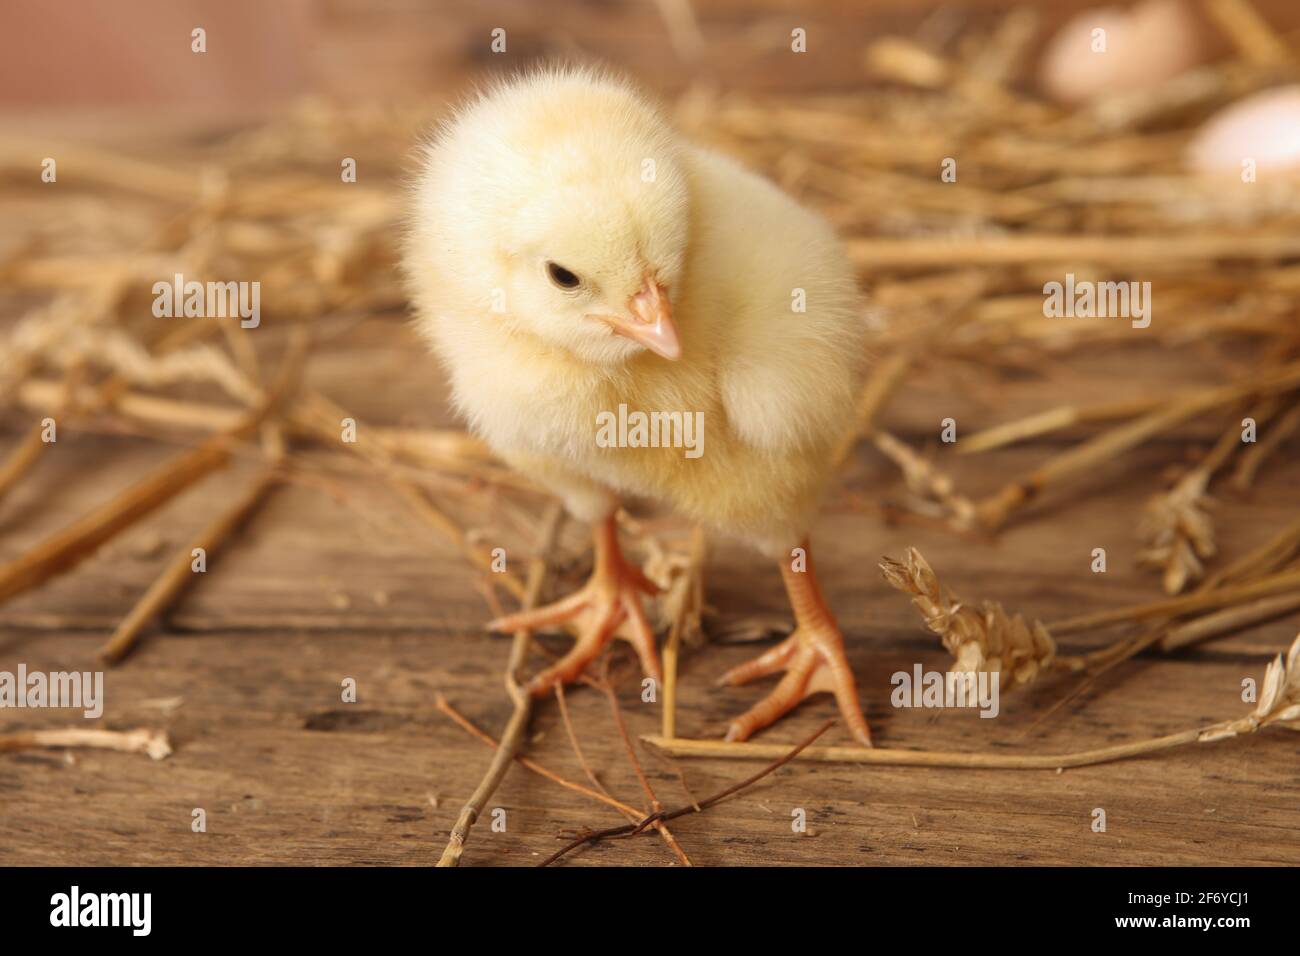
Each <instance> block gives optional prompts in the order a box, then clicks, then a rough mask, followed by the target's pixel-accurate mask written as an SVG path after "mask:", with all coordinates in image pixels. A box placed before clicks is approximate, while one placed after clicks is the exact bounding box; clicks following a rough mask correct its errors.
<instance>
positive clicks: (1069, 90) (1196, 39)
mask: <svg viewBox="0 0 1300 956" xmlns="http://www.w3.org/2000/svg"><path fill="white" fill-rule="evenodd" d="M1201 58H1202V44H1201V38H1200V31H1199V28H1198V26H1197V22H1196V19H1195V17H1194V16H1193V15H1192V14H1191V12H1190V11H1189V10H1188V9H1187V7H1186V6H1185V5H1184V4H1183V2H1182V0H1147V2H1145V3H1140V4H1138V5H1137V6H1135V7H1133V8H1132V9H1130V10H1122V9H1118V8H1115V7H1104V8H1100V9H1096V10H1085V11H1084V12H1083V13H1080V14H1078V15H1077V16H1075V17H1074V18H1073V19H1071V20H1070V21H1069V22H1067V23H1066V24H1065V25H1064V26H1062V27H1061V29H1060V30H1058V31H1057V33H1056V35H1055V36H1054V37H1052V39H1051V41H1050V42H1049V43H1048V44H1047V49H1046V51H1045V52H1044V54H1043V59H1042V62H1041V63H1040V65H1039V70H1038V74H1039V81H1040V82H1041V83H1042V85H1043V88H1044V89H1045V90H1046V91H1047V93H1048V94H1049V95H1051V96H1052V97H1053V98H1055V99H1057V100H1060V101H1062V102H1065V103H1085V102H1089V101H1091V100H1096V99H1099V98H1101V97H1103V96H1107V95H1110V94H1114V93H1131V92H1134V91H1137V90H1143V89H1149V88H1152V87H1157V86H1160V85H1162V84H1163V83H1165V82H1167V81H1169V80H1171V79H1173V78H1174V77H1176V76H1178V75H1179V74H1180V73H1183V72H1185V71H1187V70H1189V69H1190V68H1192V67H1193V66H1196V65H1197V64H1198V63H1199V62H1200V61H1201Z"/></svg>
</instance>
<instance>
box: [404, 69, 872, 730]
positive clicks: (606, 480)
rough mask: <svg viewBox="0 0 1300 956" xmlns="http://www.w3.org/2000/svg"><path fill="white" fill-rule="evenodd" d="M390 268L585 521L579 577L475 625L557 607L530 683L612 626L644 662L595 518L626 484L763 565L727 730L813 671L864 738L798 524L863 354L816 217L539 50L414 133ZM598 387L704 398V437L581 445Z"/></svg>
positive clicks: (471, 394) (602, 640) (608, 539)
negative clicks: (406, 208)
mask: <svg viewBox="0 0 1300 956" xmlns="http://www.w3.org/2000/svg"><path fill="white" fill-rule="evenodd" d="M404 269H405V272H406V275H407V280H408V286H409V289H410V291H411V295H412V298H413V301H414V303H415V307H416V309H417V312H418V316H419V326H420V328H421V330H422V331H423V332H424V333H425V334H426V335H427V337H428V338H429V340H430V341H431V343H432V345H433V348H434V350H435V352H436V353H437V354H438V355H439V356H440V358H441V359H442V361H443V363H444V365H445V367H446V369H447V371H448V373H449V374H450V378H451V384H452V391H453V396H454V401H455V404H456V407H457V409H458V410H459V412H460V413H461V414H463V415H464V417H465V418H466V419H467V420H468V421H469V424H470V426H471V427H472V428H473V429H474V431H475V432H477V433H478V434H479V435H481V436H483V438H484V439H485V440H486V441H487V442H488V443H489V444H490V445H491V446H492V448H493V449H494V450H495V451H496V452H497V453H498V454H499V455H500V456H501V457H502V458H503V459H504V460H505V461H507V462H508V463H510V464H511V465H512V466H513V467H515V468H516V469H518V470H519V471H520V472H522V473H523V474H525V475H527V476H528V477H529V478H531V479H534V480H536V481H537V482H539V483H540V484H542V485H544V486H546V487H547V488H549V489H550V490H552V491H553V492H554V493H555V494H556V495H558V496H560V498H562V500H563V501H564V503H565V506H566V507H567V509H568V510H569V512H570V513H572V514H573V515H574V516H575V517H577V518H579V519H581V520H584V521H587V522H590V523H591V524H592V525H593V529H594V542H595V566H594V570H593V572H592V576H591V579H590V580H589V581H588V582H587V584H586V585H585V586H584V587H583V588H582V589H580V590H579V591H577V592H576V593H574V594H572V595H570V596H569V597H566V598H564V599H563V600H561V601H559V602H557V603H555V604H552V605H549V606H547V607H543V608H539V609H536V610H533V611H528V612H524V613H519V614H512V615H509V616H507V617H504V618H500V619H498V620H496V621H493V622H492V623H491V625H490V626H491V627H492V628H493V629H496V630H503V631H512V630H516V629H519V628H539V627H544V626H549V625H555V624H557V623H560V622H563V621H573V622H575V623H576V624H577V626H578V627H577V630H578V633H579V635H580V636H579V638H578V640H577V643H576V644H575V645H574V647H573V648H572V649H571V650H570V651H569V653H568V654H567V655H566V656H565V657H564V658H563V659H561V660H560V661H558V662H557V663H556V664H554V665H553V666H551V667H549V668H547V669H546V670H544V671H542V672H541V673H539V674H538V675H537V676H536V677H535V678H534V679H533V681H532V683H531V686H532V688H533V690H534V691H535V692H537V693H544V692H545V691H547V690H548V689H550V688H551V687H552V686H553V685H554V684H555V683H556V682H557V681H570V680H573V679H574V678H576V677H577V676H578V675H579V674H580V673H581V672H582V670H583V668H584V667H585V666H586V665H587V664H588V663H589V662H590V661H591V660H592V659H593V658H594V657H595V656H596V655H597V654H598V653H599V652H600V650H601V649H602V648H603V647H604V645H605V644H606V643H607V642H608V641H609V640H610V638H611V637H613V636H619V637H622V638H624V639H626V640H628V641H630V642H631V643H632V645H633V646H634V647H635V648H636V651H637V653H638V655H639V657H640V659H641V664H642V666H643V668H644V670H645V672H646V673H647V674H649V675H651V676H653V677H655V678H658V677H659V673H660V672H659V661H658V656H657V654H656V652H655V644H654V634H653V632H652V630H651V628H650V625H649V623H648V622H647V620H646V616H645V612H644V611H643V609H642V606H641V595H642V594H643V593H653V591H654V585H653V584H652V583H651V582H650V581H648V580H647V579H646V578H645V576H644V575H643V574H642V573H641V572H640V571H639V570H638V569H637V568H636V567H635V566H634V565H632V564H630V563H629V562H628V561H627V560H626V559H625V558H624V557H623V554H622V552H621V551H620V549H619V544H618V535H617V530H616V526H615V522H614V514H615V511H616V510H617V508H618V505H619V499H620V496H623V495H632V496H639V497H644V498H649V499H653V500H656V501H659V502H663V503H666V504H668V505H670V506H671V507H672V508H674V509H676V510H677V511H678V512H680V513H683V514H685V515H687V516H689V517H690V518H692V519H695V520H696V521H699V522H702V523H704V524H706V525H708V526H710V527H712V528H715V529H718V530H720V531H723V532H726V533H730V534H733V535H738V536H740V537H741V538H743V539H744V540H746V541H748V542H750V543H752V544H753V546H754V547H756V548H757V549H759V550H760V551H761V552H762V553H763V554H765V555H767V556H768V557H769V558H772V559H774V560H776V561H777V562H778V563H779V565H780V568H781V574H782V578H783V580H784V582H785V588H786V591H787V593H788V595H789V598H790V602H791V605H792V607H793V610H794V615H795V620H796V624H797V626H796V628H795V631H794V633H792V634H791V635H790V637H789V638H788V639H786V640H785V641H784V642H782V643H781V644H780V645H778V646H776V647H774V648H773V649H771V650H769V651H768V652H767V653H766V654H763V655H762V656H761V657H759V658H758V659H756V660H754V661H752V662H750V663H748V664H745V665H742V666H740V667H737V668H735V669H733V670H732V671H730V672H729V673H727V674H726V675H725V676H724V677H723V682H725V683H729V684H741V683H745V682H747V681H750V680H752V679H754V678H757V677H763V676H767V675H772V674H777V673H779V672H784V676H783V677H782V678H781V680H780V682H779V683H778V684H777V686H776V688H775V690H774V691H773V692H772V693H771V694H769V695H768V696H767V697H765V698H764V699H763V700H762V701H760V702H759V703H758V704H757V705H755V706H754V707H753V708H751V709H750V710H749V711H748V712H746V713H745V714H743V715H741V716H740V717H738V718H736V719H735V720H734V721H733V722H732V723H731V725H730V727H729V728H728V731H727V738H728V739H731V740H744V739H745V738H747V737H748V736H749V735H750V734H752V733H753V732H754V731H756V730H758V729H760V728H762V727H765V726H767V725H768V724H771V723H772V722H773V721H775V720H776V719H777V718H779V717H780V716H781V715H782V714H784V713H786V712H787V711H789V710H790V709H791V708H793V707H794V706H795V705H796V704H798V703H799V701H800V700H802V699H803V698H804V697H805V696H807V695H809V694H812V693H815V692H818V691H829V692H831V693H833V694H834V695H835V697H836V699H837V701H838V703H839V707H840V710H841V712H842V713H843V715H844V718H845V720H846V721H847V723H848V726H849V728H850V730H851V731H852V733H853V735H854V736H855V737H856V738H857V740H858V741H859V742H860V743H862V744H864V745H870V735H869V732H868V730H867V723H866V721H865V719H864V718H863V716H862V712H861V709H860V708H859V706H858V699H857V692H856V689H855V687H854V682H853V674H852V672H851V671H850V669H849V666H848V664H847V662H846V660H845V657H844V645H843V638H842V637H841V635H840V632H839V628H838V626H837V625H836V623H835V619H834V617H833V616H832V614H831V612H830V609H829V608H827V606H826V602H825V600H824V599H823V597H822V593H821V589H820V588H819V586H818V583H817V578H816V575H815V572H814V570H813V564H812V557H811V554H810V552H809V544H808V537H807V532H808V528H809V525H810V524H811V522H812V519H813V516H814V514H815V511H816V508H817V505H818V502H819V499H820V498H821V496H822V493H823V491H824V488H825V486H826V484H827V480H828V478H829V472H830V463H831V448H832V446H833V444H834V443H835V440H836V439H837V438H838V437H839V435H840V434H841V433H842V429H843V427H844V423H845V421H846V420H847V418H848V416H849V414H850V410H851V408H852V406H853V400H854V396H855V395H856V394H857V392H858V386H859V383H860V381H861V376H862V375H863V373H864V369H863V355H864V336H865V326H864V322H863V311H862V308H861V303H860V301H859V297H858V291H857V284H856V281H855V278H854V273H853V269H852V267H851V266H850V264H849V262H848V260H847V258H846V256H845V253H844V250H843V248H842V247H841V245H840V244H839V242H838V241H837V239H836V237H835V235H834V233H833V231H832V230H831V228H830V227H829V226H828V225H827V223H826V222H825V221H823V220H822V219H821V218H819V217H818V216H817V215H815V214H813V213H812V212H809V211H808V210H806V209H803V208H802V207H800V206H799V205H798V204H797V203H795V202H794V200H792V199H790V198H789V197H788V196H786V195H785V194H784V193H782V192H780V191H779V190H778V189H777V188H776V187H775V186H773V185H772V184H771V183H769V182H768V181H766V180H765V179H762V178H760V177H758V176H756V175H754V174H752V173H750V172H748V171H746V170H745V169H743V168H741V167H740V166H739V165H737V164H736V163H734V162H732V161H731V160H729V159H727V158H726V157H724V156H721V155H719V154H718V153H715V152H713V151H711V150H708V149H704V148H702V147H700V146H696V145H694V144H692V143H689V142H687V141H685V140H683V139H682V138H680V137H679V136H678V135H677V134H676V133H675V132H674V131H673V129H672V128H671V127H670V126H669V125H668V124H667V123H666V122H665V120H664V118H663V117H662V116H661V115H660V114H659V113H658V112H657V111H656V110H655V109H654V108H653V107H651V106H650V105H649V104H647V102H646V101H645V100H644V99H643V98H642V97H641V96H640V95H638V93H637V92H636V91H635V90H634V89H633V88H632V87H631V86H629V85H628V84H627V83H625V82H623V81H620V80H618V79H616V78H612V77H609V76H606V75H604V74H601V73H599V72H594V71H590V70H583V69H548V70H543V71H540V72H536V73H533V74H530V75H527V76H524V77H522V78H518V79H515V80H512V81H510V82H507V83H504V84H500V85H497V86H495V87H493V88H491V89H489V90H488V91H486V92H485V93H483V94H482V95H481V96H479V98H478V99H477V100H475V101H474V102H472V103H471V104H469V105H468V106H466V107H464V108H463V109H462V110H461V111H460V112H459V113H457V114H456V115H455V116H454V117H453V118H452V119H451V120H450V121H448V122H447V123H446V124H445V126H444V127H443V128H442V129H441V130H440V132H439V133H438V135H437V136H436V138H435V139H434V141H433V142H432V143H431V144H430V145H429V146H428V147H427V149H426V150H425V152H424V155H423V168H422V171H421V175H420V178H419V182H418V186H417V189H416V195H415V209H414V215H413V217H412V222H411V226H410V229H409V233H408V236H407V240H406V243H405V249H404ZM620 405H626V407H627V408H628V409H629V410H632V411H642V412H645V413H647V414H648V413H652V412H685V413H691V414H694V413H696V412H703V423H704V428H705V431H706V433H707V442H706V443H705V445H704V453H703V454H702V455H699V456H698V457H687V456H686V455H684V454H683V450H682V448H680V447H670V446H671V443H670V442H667V441H665V442H663V444H664V445H667V446H669V447H651V448H646V447H604V445H605V444H608V443H601V442H598V441H597V440H596V435H597V423H598V421H599V420H600V419H599V416H600V415H601V413H605V414H606V417H608V415H609V414H610V413H615V412H616V411H617V410H618V409H619V406H620Z"/></svg>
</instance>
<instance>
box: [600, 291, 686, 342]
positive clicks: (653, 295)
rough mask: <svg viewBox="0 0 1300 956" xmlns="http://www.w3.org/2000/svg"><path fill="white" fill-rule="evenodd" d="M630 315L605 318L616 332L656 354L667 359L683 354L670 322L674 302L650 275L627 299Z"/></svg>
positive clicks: (671, 321)
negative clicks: (670, 300)
mask: <svg viewBox="0 0 1300 956" xmlns="http://www.w3.org/2000/svg"><path fill="white" fill-rule="evenodd" d="M627 309H628V312H630V313H631V317H630V318H625V317H623V316H611V317H609V318H608V319H606V321H607V322H608V323H609V325H610V328H612V329H613V330H614V332H615V333H616V334H618V335H623V336H626V337H627V338H629V339H631V340H632V341H634V342H640V343H641V344H642V345H644V346H645V347H646V348H648V349H649V350H650V351H651V352H654V353H655V354H656V355H662V356H663V357H664V358H666V359H668V360H669V361H675V360H677V359H679V358H681V357H682V346H681V343H680V342H679V341H678V339H677V326H676V325H674V324H673V305H672V303H671V302H669V301H668V293H667V291H666V290H665V289H664V287H663V286H661V285H660V284H659V283H658V282H656V281H655V280H654V279H653V278H652V277H651V276H648V275H647V276H646V278H645V283H644V284H643V285H642V286H641V288H640V290H639V291H638V292H637V293H636V294H635V295H633V296H632V298H630V299H629V300H628V303H627Z"/></svg>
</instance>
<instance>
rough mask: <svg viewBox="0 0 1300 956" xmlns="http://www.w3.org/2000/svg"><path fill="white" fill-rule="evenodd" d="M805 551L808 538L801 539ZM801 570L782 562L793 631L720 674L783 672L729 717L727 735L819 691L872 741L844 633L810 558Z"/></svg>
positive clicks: (744, 679) (730, 679)
mask: <svg viewBox="0 0 1300 956" xmlns="http://www.w3.org/2000/svg"><path fill="white" fill-rule="evenodd" d="M804 548H805V554H807V553H808V552H807V543H806V542H805V544H804ZM807 561H808V564H807V568H806V570H804V571H794V570H791V569H790V568H789V567H788V565H786V564H784V563H783V564H782V567H781V573H782V576H783V577H784V578H785V586H786V591H787V592H788V593H789V595H790V604H791V606H792V607H793V609H794V614H795V621H796V627H795V630H794V633H793V634H791V635H790V636H789V637H788V638H786V639H785V640H784V641H782V642H781V643H780V644H778V645H777V646H776V647H774V648H772V649H771V650H769V651H768V652H767V653H765V654H763V655H762V656H760V657H758V658H756V659H754V660H752V661H749V662H748V663H745V664H741V665H740V666H739V667H733V668H732V669H731V670H729V671H727V673H725V674H723V675H722V677H721V678H720V679H719V681H718V683H719V684H720V685H736V684H746V683H749V682H750V681H752V680H755V679H756V678H759V677H767V676H769V675H772V674H776V673H779V672H781V671H784V672H785V676H784V677H782V678H781V681H780V682H779V683H778V684H777V685H776V688H775V689H774V690H773V691H772V692H771V693H770V694H768V695H767V696H766V697H764V698H763V699H762V700H760V701H759V702H758V703H757V704H755V705H754V706H753V707H751V708H750V709H749V710H747V711H745V713H743V714H741V715H740V716H739V717H737V718H736V719H735V720H733V721H732V722H731V724H730V726H729V727H728V728H727V739H728V740H746V739H748V738H749V736H750V735H751V734H753V733H754V732H755V731H757V730H761V729H762V728H764V727H767V726H768V725H769V724H772V723H774V722H775V721H776V720H778V719H779V718H780V717H782V716H783V715H785V714H786V713H788V712H789V711H791V710H793V709H794V708H795V707H796V706H797V705H798V704H799V703H800V702H801V701H802V700H803V699H804V698H806V697H808V696H810V695H812V694H817V693H820V692H822V691H826V692H828V693H831V694H834V695H835V700H836V703H838V704H839V708H840V713H841V715H842V716H843V717H844V721H845V723H846V724H847V725H848V728H849V732H850V733H852V734H853V736H854V738H855V739H856V740H857V741H858V743H860V744H861V745H862V746H864V747H870V746H871V731H870V730H869V729H868V728H867V721H866V719H865V718H864V717H863V716H862V708H861V707H860V706H859V705H858V692H857V688H856V686H855V685H854V682H853V671H852V670H851V669H850V668H849V663H848V660H847V659H846V658H845V656H844V638H843V637H842V636H841V634H840V629H839V627H838V625H836V623H835V618H834V617H833V616H832V615H831V612H830V609H829V608H828V607H827V606H826V602H825V600H824V599H823V598H822V594H821V588H820V587H819V586H818V584H817V578H816V576H815V575H814V573H813V569H812V558H811V556H810V555H809V556H808V558H807Z"/></svg>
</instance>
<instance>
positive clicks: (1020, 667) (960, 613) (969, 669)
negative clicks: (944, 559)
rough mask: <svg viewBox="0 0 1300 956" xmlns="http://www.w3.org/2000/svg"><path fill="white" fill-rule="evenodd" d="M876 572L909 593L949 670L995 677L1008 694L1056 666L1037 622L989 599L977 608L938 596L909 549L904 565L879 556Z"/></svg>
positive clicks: (1048, 638) (1052, 646)
mask: <svg viewBox="0 0 1300 956" xmlns="http://www.w3.org/2000/svg"><path fill="white" fill-rule="evenodd" d="M880 570H881V572H882V573H883V574H884V577H885V580H886V581H888V582H889V584H890V585H892V586H893V587H895V588H897V589H898V590H900V591H902V592H904V593H905V594H911V595H912V604H913V605H915V606H916V609H917V610H918V611H920V612H921V616H922V617H923V618H924V619H925V624H926V627H928V628H929V629H930V630H931V631H933V632H934V633H935V634H937V635H939V637H940V638H942V639H943V646H944V647H946V648H947V649H948V651H949V652H950V653H951V654H952V655H953V658H954V661H953V666H952V670H953V671H954V672H957V673H963V674H971V673H993V674H999V675H1000V677H999V680H1000V682H1001V685H1002V686H1003V687H1006V688H1007V689H1008V690H1010V689H1013V688H1016V687H1020V686H1023V685H1025V684H1028V683H1030V682H1032V681H1033V680H1034V679H1035V678H1036V677H1038V675H1039V674H1041V673H1043V672H1044V671H1046V670H1050V669H1052V668H1053V667H1059V666H1062V664H1061V661H1060V660H1059V659H1058V658H1057V656H1056V642H1055V641H1054V640H1053V639H1052V635H1051V634H1050V633H1048V630H1047V628H1046V627H1045V626H1044V625H1043V623H1042V622H1041V621H1038V620H1034V621H1028V622H1027V621H1025V619H1024V618H1023V617H1021V616H1020V615H1019V614H1016V615H1009V614H1007V612H1006V611H1005V610H1004V609H1003V607H1002V605H1001V604H997V603H996V602H992V601H985V602H984V603H983V604H982V605H980V607H979V608H974V607H971V606H969V605H966V604H962V603H961V602H960V601H959V600H957V599H956V598H955V597H953V596H952V595H951V594H948V593H945V592H944V590H943V588H942V587H940V585H939V579H938V577H936V575H935V573H934V571H933V570H931V568H930V565H929V563H928V562H927V561H926V560H925V558H923V557H922V556H921V553H920V552H919V551H917V550H916V549H915V548H908V550H907V555H906V558H905V560H904V561H896V560H894V559H892V558H885V559H884V560H882V561H881V563H880Z"/></svg>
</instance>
